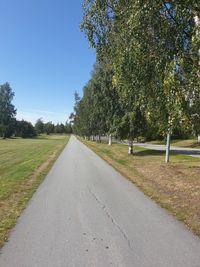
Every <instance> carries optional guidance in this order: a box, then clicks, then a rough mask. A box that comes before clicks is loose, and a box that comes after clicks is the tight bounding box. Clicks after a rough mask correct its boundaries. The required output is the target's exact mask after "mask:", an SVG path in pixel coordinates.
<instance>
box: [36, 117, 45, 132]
mask: <svg viewBox="0 0 200 267" xmlns="http://www.w3.org/2000/svg"><path fill="white" fill-rule="evenodd" d="M35 130H36V132H37V134H42V133H44V122H43V120H42V118H39V119H38V120H37V121H36V123H35Z"/></svg>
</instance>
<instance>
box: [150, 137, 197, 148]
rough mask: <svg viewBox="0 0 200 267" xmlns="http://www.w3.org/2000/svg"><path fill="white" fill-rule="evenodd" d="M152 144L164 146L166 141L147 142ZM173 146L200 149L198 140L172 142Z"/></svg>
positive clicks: (176, 140)
mask: <svg viewBox="0 0 200 267" xmlns="http://www.w3.org/2000/svg"><path fill="white" fill-rule="evenodd" d="M147 143H150V144H157V145H164V144H165V142H164V141H159V140H156V141H150V142H147ZM171 145H172V146H178V147H189V148H199V149H200V145H199V144H198V142H197V139H188V140H178V139H175V140H171Z"/></svg>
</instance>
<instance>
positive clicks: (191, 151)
mask: <svg viewBox="0 0 200 267" xmlns="http://www.w3.org/2000/svg"><path fill="white" fill-rule="evenodd" d="M134 145H135V146H141V147H144V148H148V149H153V150H158V151H165V150H166V146H165V145H156V144H147V143H134ZM170 151H171V152H174V153H177V154H183V155H188V156H192V157H195V158H200V149H197V148H188V147H177V146H171V148H170Z"/></svg>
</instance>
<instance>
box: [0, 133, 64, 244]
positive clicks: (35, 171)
mask: <svg viewBox="0 0 200 267" xmlns="http://www.w3.org/2000/svg"><path fill="white" fill-rule="evenodd" d="M68 139H69V136H66V135H50V136H47V135H46V136H45V135H43V136H40V137H38V138H35V139H19V138H17V139H6V140H0V247H1V246H2V245H3V244H4V242H5V241H6V240H7V238H8V234H9V231H10V229H11V228H13V226H14V225H15V223H16V221H17V218H18V217H19V216H20V214H21V212H22V211H23V209H24V208H25V207H26V204H27V202H28V201H29V199H30V198H31V197H32V195H33V193H34V192H35V191H36V189H37V188H38V186H39V185H40V183H41V182H42V181H43V179H44V178H45V176H46V174H47V173H48V171H49V169H50V168H51V166H52V165H53V163H54V162H55V160H56V159H57V157H58V156H59V154H60V153H61V151H62V150H63V148H64V146H65V145H66V144H67V142H68Z"/></svg>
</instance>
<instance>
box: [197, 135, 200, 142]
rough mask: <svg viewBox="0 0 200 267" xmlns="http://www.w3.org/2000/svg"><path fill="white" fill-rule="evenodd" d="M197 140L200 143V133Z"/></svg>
mask: <svg viewBox="0 0 200 267" xmlns="http://www.w3.org/2000/svg"><path fill="white" fill-rule="evenodd" d="M197 142H198V144H200V134H198V138H197Z"/></svg>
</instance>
